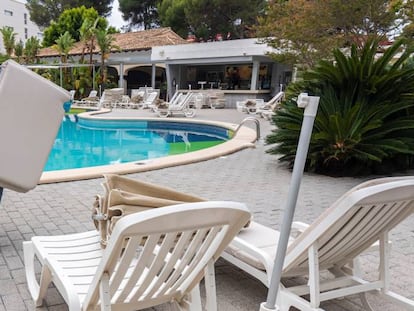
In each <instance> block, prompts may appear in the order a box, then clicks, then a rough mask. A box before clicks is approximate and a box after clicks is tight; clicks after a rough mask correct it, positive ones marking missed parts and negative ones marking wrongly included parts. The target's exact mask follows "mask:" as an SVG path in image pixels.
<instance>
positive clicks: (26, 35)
mask: <svg viewBox="0 0 414 311" xmlns="http://www.w3.org/2000/svg"><path fill="white" fill-rule="evenodd" d="M28 37H29V34H28V32H27V28H25V29H24V38H25V39H27V38H28Z"/></svg>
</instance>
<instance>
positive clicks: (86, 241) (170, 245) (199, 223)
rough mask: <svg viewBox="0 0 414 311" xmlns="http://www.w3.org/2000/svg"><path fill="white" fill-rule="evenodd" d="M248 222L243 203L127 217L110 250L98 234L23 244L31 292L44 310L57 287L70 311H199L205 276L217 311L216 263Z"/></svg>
mask: <svg viewBox="0 0 414 311" xmlns="http://www.w3.org/2000/svg"><path fill="white" fill-rule="evenodd" d="M249 218H250V213H249V212H248V210H247V208H246V207H245V206H244V204H241V203H236V202H198V203H186V204H178V205H171V206H168V207H163V208H156V209H151V210H148V211H143V212H140V213H134V214H131V215H128V216H125V217H123V218H122V219H121V220H119V221H118V222H117V223H116V225H115V227H114V231H113V232H112V235H111V238H110V240H109V243H108V245H107V246H106V248H105V249H102V248H101V246H100V235H99V233H98V232H97V231H90V232H86V233H78V234H69V235H63V236H44V237H40V236H37V237H33V238H32V240H31V241H27V242H23V251H24V261H25V269H26V277H27V282H28V287H29V291H30V293H31V295H32V298H33V299H34V301H35V304H36V305H37V306H40V305H41V304H42V300H43V298H44V297H45V295H46V291H47V288H48V285H49V284H50V282H53V283H54V284H55V286H56V288H57V289H58V291H59V292H60V293H61V294H62V296H63V298H64V300H65V301H66V303H67V304H68V307H69V310H70V311H75V310H97V309H98V308H99V307H100V310H110V309H111V308H112V309H113V310H141V309H145V308H150V307H152V306H155V305H160V304H163V303H167V302H171V303H174V304H175V305H176V306H177V307H178V309H179V310H197V311H198V310H201V299H200V293H199V288H198V284H199V283H200V281H201V280H202V278H203V277H205V279H206V280H205V281H206V284H208V286H206V292H207V299H206V304H207V309H208V310H216V295H215V287H214V286H215V281H214V261H215V260H217V259H218V258H219V256H220V254H221V252H222V251H223V250H224V248H225V247H226V246H227V245H228V243H229V242H230V241H231V240H232V239H233V237H234V236H235V235H236V234H237V232H238V231H239V230H240V229H241V228H242V227H243V225H244V224H245V223H246V221H248V219H249ZM35 256H36V257H37V258H38V259H39V261H40V264H41V265H42V275H41V277H40V285H39V284H38V283H37V281H36V278H35V268H34V258H35ZM205 272H209V273H206V274H205Z"/></svg>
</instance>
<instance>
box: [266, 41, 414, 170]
mask: <svg viewBox="0 0 414 311" xmlns="http://www.w3.org/2000/svg"><path fill="white" fill-rule="evenodd" d="M402 47H403V43H402V42H401V41H400V42H397V43H395V44H394V45H393V46H391V47H389V48H388V49H387V50H386V51H385V52H384V53H383V55H382V56H381V57H377V56H378V53H377V52H378V51H379V46H378V41H375V40H373V41H369V42H367V43H366V45H365V46H364V47H363V48H362V49H361V50H358V49H357V48H356V47H355V46H353V47H352V49H351V52H350V55H349V56H347V55H345V54H344V53H343V52H341V51H340V50H336V51H334V55H333V56H334V60H333V61H332V62H329V61H322V62H320V63H319V64H318V65H317V66H316V67H315V68H314V69H313V70H310V71H307V72H305V73H304V75H303V80H302V81H300V82H297V83H293V84H291V85H290V86H289V89H288V91H287V94H286V95H287V96H286V98H287V100H286V101H285V102H284V103H283V104H282V108H281V109H280V110H279V111H278V112H277V113H276V115H275V116H274V117H273V122H274V124H275V125H276V126H277V129H275V130H274V131H273V132H272V134H270V135H269V136H268V137H267V138H266V142H267V143H268V144H275V145H274V146H272V148H271V149H269V150H268V152H269V153H273V154H280V155H282V156H281V158H280V160H281V161H285V162H288V163H289V164H290V165H292V164H293V160H294V157H295V153H296V149H297V142H298V139H299V133H300V127H301V124H302V116H303V111H302V110H301V109H299V108H297V106H296V103H295V101H294V100H293V99H292V98H294V97H295V96H297V95H298V94H299V93H300V92H304V91H305V92H308V93H309V94H310V95H315V96H320V103H319V109H318V114H317V117H316V119H315V125H314V130H313V133H312V138H311V143H310V147H309V154H308V161H307V169H308V170H310V171H313V172H317V173H324V174H329V175H357V174H372V173H385V172H389V171H391V170H392V171H394V170H401V169H407V168H410V167H413V164H414V161H413V155H414V68H412V67H413V66H411V65H406V63H407V60H408V59H409V56H410V53H411V51H409V50H408V49H406V50H405V51H404V52H401V50H402ZM399 53H400V54H401V55H400V56H399V57H398V58H397V55H399Z"/></svg>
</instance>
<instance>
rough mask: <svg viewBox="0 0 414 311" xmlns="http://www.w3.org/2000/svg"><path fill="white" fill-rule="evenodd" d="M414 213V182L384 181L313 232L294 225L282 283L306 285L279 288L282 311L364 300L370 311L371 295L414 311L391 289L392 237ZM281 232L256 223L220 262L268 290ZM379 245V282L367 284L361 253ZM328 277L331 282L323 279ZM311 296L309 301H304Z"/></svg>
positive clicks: (347, 201) (349, 196)
mask: <svg viewBox="0 0 414 311" xmlns="http://www.w3.org/2000/svg"><path fill="white" fill-rule="evenodd" d="M413 212H414V177H413V176H411V177H405V178H399V177H397V178H386V179H379V180H373V181H369V182H366V183H363V184H361V185H359V186H357V187H355V188H353V189H352V190H350V191H348V192H347V193H346V194H344V195H343V196H342V197H341V198H340V199H338V200H337V201H336V202H335V203H334V204H333V205H332V206H331V207H330V208H329V209H327V210H326V211H325V212H324V213H323V214H322V215H321V216H320V217H319V218H318V219H317V220H316V221H315V222H314V223H313V224H311V225H310V226H308V225H305V224H303V223H294V224H293V228H297V229H299V231H301V233H300V234H299V236H297V237H296V238H294V237H292V238H291V240H290V242H289V246H288V249H287V253H286V257H285V262H284V267H283V271H282V278H283V279H284V280H286V278H289V277H305V278H308V282H307V284H305V285H298V286H291V287H287V286H284V285H283V284H280V290H279V295H278V301H277V305H278V306H279V308H280V310H281V311H283V310H289V307H291V306H294V307H296V308H298V309H300V310H313V311H315V310H323V309H321V308H320V307H319V305H320V302H321V301H325V300H330V299H334V298H339V297H343V296H347V295H352V294H357V293H360V294H361V299H362V302H363V304H364V306H365V308H366V309H367V310H372V308H371V307H370V306H369V304H368V301H367V300H366V297H365V295H364V294H365V293H366V292H367V291H373V290H380V291H381V293H382V294H384V296H385V297H386V298H389V299H391V300H393V302H395V303H398V304H400V305H401V306H404V307H406V308H408V309H409V310H414V301H413V300H410V299H408V298H405V297H402V296H400V295H398V294H396V293H393V292H391V291H390V289H389V267H388V264H389V247H390V243H388V232H389V231H390V230H391V229H392V228H394V227H395V226H396V225H398V224H399V223H400V222H401V221H403V220H404V219H405V218H407V217H408V216H409V215H410V214H412V213H413ZM278 237H279V232H278V231H276V230H273V229H271V228H268V227H265V226H262V225H260V224H258V223H255V222H252V223H251V224H250V226H249V228H246V229H244V230H242V231H241V232H240V233H239V235H238V236H237V237H236V238H235V239H234V240H233V241H232V243H231V244H230V245H229V247H228V248H227V249H226V250H225V252H224V253H223V255H222V257H223V258H224V259H226V260H228V261H229V262H231V263H233V264H235V265H236V266H238V267H239V268H241V269H242V270H244V271H246V272H247V273H249V274H251V275H252V276H254V277H256V278H257V279H259V280H260V281H261V282H262V283H263V284H265V285H266V286H268V287H269V285H270V280H271V277H272V269H273V261H274V257H275V254H276V250H277V240H278ZM378 241H379V254H380V265H379V268H378V270H379V278H378V280H374V281H367V280H364V279H363V278H362V276H361V275H358V274H359V270H358V266H356V265H357V261H355V259H358V256H359V255H360V254H361V252H363V251H365V250H367V249H370V248H376V249H378V247H374V246H375V244H374V243H375V242H378ZM322 271H328V272H329V273H330V276H331V278H330V279H325V278H324V279H320V272H322ZM304 295H310V299H309V300H307V299H305V298H303V297H302V296H304Z"/></svg>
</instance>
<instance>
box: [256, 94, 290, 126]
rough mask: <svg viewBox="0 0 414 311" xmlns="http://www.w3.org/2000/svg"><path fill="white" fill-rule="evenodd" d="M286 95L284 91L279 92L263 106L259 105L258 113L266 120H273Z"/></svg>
mask: <svg viewBox="0 0 414 311" xmlns="http://www.w3.org/2000/svg"><path fill="white" fill-rule="evenodd" d="M284 96H285V93H284V92H279V93H277V94H276V95H275V96H274V97H273V98H272V99H271V100H269V101H268V102H267V103H265V104H264V105H263V106H261V107H258V108H257V110H256V114H257V115H259V116H260V117H262V118H264V119H266V120H271V119H272V116H273V115H274V114H275V110H276V109H278V108H279V107H280V103H281V102H282V100H283V98H284Z"/></svg>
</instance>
